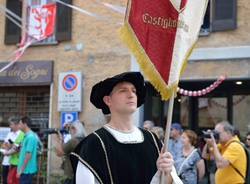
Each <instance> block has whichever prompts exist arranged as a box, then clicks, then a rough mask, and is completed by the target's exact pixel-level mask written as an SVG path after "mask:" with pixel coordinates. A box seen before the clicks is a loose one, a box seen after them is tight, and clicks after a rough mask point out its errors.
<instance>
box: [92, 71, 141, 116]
mask: <svg viewBox="0 0 250 184" xmlns="http://www.w3.org/2000/svg"><path fill="white" fill-rule="evenodd" d="M120 82H130V83H132V84H133V85H134V86H135V88H136V94H137V107H140V106H141V105H142V104H143V103H144V100H145V95H146V87H145V82H144V78H143V76H142V75H141V73H140V72H125V73H121V74H119V75H116V76H114V77H111V78H107V79H105V80H103V81H101V82H99V83H97V84H95V85H94V86H93V88H92V90H91V95H90V102H91V103H92V104H93V105H94V106H95V107H96V108H98V109H102V112H103V114H110V110H109V108H108V106H107V105H106V104H105V103H104V101H103V97H104V96H108V95H109V94H110V93H111V91H112V90H113V88H114V87H115V85H116V84H118V83H120Z"/></svg>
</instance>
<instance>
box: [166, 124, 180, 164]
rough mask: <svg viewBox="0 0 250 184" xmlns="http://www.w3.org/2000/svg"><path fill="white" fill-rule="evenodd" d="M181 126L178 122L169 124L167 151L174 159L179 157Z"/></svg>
mask: <svg viewBox="0 0 250 184" xmlns="http://www.w3.org/2000/svg"><path fill="white" fill-rule="evenodd" d="M181 134H182V127H181V124H179V123H173V124H172V125H171V132H170V138H171V139H170V140H169V144H168V151H169V152H170V153H171V154H172V155H173V158H174V160H176V159H177V158H179V156H181V153H182V142H181Z"/></svg>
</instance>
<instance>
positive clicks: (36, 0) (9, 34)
mask: <svg viewBox="0 0 250 184" xmlns="http://www.w3.org/2000/svg"><path fill="white" fill-rule="evenodd" d="M62 1H63V2H65V3H67V4H72V0H62ZM51 2H53V0H29V1H28V5H29V6H37V5H44V4H46V3H51ZM56 5H57V14H56V31H55V34H54V35H52V36H51V37H49V38H48V39H46V40H43V41H42V42H41V43H40V44H55V43H57V42H60V41H67V40H71V27H72V20H71V18H72V9H71V8H69V7H66V6H64V5H62V4H60V3H56ZM6 7H7V9H9V10H10V11H12V12H14V13H15V14H17V15H18V16H20V17H21V15H22V2H21V1H20V0H8V1H6ZM9 16H11V15H9ZM27 16H28V15H27ZM5 22H6V23H5V25H6V26H5V40H4V42H5V44H7V45H8V44H17V43H20V40H21V29H20V28H19V27H18V26H17V25H15V24H14V23H13V22H11V21H10V20H9V19H7V18H6V20H5Z"/></svg>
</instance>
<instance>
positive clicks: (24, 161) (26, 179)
mask: <svg viewBox="0 0 250 184" xmlns="http://www.w3.org/2000/svg"><path fill="white" fill-rule="evenodd" d="M31 123H32V122H31V119H30V118H29V117H27V116H25V117H22V118H21V119H20V121H19V127H20V130H22V131H23V132H24V133H25V136H24V140H23V142H22V145H21V151H20V155H19V163H18V167H17V172H18V174H17V176H18V177H20V179H19V181H20V184H32V178H33V175H34V174H36V173H37V148H38V138H37V135H36V134H35V133H34V132H33V131H32V130H31V129H30V125H31Z"/></svg>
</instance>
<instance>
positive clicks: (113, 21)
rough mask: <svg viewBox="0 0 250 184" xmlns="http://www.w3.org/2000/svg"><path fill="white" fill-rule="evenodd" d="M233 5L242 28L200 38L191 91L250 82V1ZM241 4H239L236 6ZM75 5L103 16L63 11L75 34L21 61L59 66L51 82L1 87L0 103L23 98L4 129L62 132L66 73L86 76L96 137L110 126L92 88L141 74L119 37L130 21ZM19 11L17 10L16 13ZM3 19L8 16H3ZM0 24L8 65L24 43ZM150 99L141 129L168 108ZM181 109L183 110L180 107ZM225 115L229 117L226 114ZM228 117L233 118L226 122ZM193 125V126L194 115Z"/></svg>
mask: <svg viewBox="0 0 250 184" xmlns="http://www.w3.org/2000/svg"><path fill="white" fill-rule="evenodd" d="M16 1H18V0H8V1H6V0H0V3H1V5H2V6H5V7H12V8H13V7H14V6H13V5H16V4H15V3H17V2H16ZM229 1H230V3H232V4H231V6H234V5H235V6H234V7H235V8H236V10H237V11H236V12H237V17H236V19H235V20H236V23H237V27H235V28H234V29H232V30H224V31H211V30H212V28H211V27H209V26H208V28H206V29H208V32H209V34H206V36H201V37H200V39H199V41H198V43H197V47H196V49H195V50H194V52H193V54H192V56H191V58H190V61H189V63H188V65H187V68H186V70H185V72H184V74H183V76H182V78H181V84H183V82H184V86H189V85H188V84H189V83H188V82H191V83H192V85H194V86H195V83H194V82H195V81H198V82H199V83H201V81H202V80H206V82H208V81H210V80H215V79H216V78H217V77H218V76H219V75H221V74H226V75H227V77H228V79H232V80H234V79H244V80H246V81H248V80H249V79H250V71H249V70H250V67H249V66H250V54H249V53H250V35H249V34H250V33H249V30H250V24H249V21H248V18H247V17H249V16H250V11H249V10H250V6H249V2H248V0H241V1H236V0H226V1H225V2H226V3H227V2H229ZM30 2H32V1H30ZM41 2H43V1H41ZM47 2H50V1H47ZM64 2H66V3H71V0H64ZM105 2H107V3H111V4H114V5H119V6H121V7H125V6H126V2H125V1H123V0H115V1H114V0H108V1H105ZM220 2H222V5H223V2H224V1H223V0H221V1H220ZM225 2H224V3H225ZM236 2H237V4H234V3H236ZM8 3H9V4H8ZM213 3H215V1H211V5H210V10H209V12H210V14H209V15H208V17H209V20H208V22H209V23H211V21H210V18H211V17H213V16H212V15H211V14H213V13H214V11H215V9H216V7H214V4H213ZM73 5H75V6H77V7H81V8H82V9H84V10H86V11H89V12H92V13H95V14H96V15H98V16H88V15H86V14H84V13H81V12H79V11H76V10H73V11H70V10H69V8H68V9H67V10H65V9H64V11H66V12H67V13H66V15H69V16H66V17H65V16H63V15H65V12H64V11H62V10H61V9H60V11H59V13H61V14H58V15H57V29H66V30H67V28H68V31H69V33H65V34H66V37H67V39H61V38H60V37H56V38H59V40H61V41H58V40H54V41H55V42H53V43H49V44H41V45H35V46H30V47H29V48H28V49H27V50H26V51H25V53H24V55H23V56H22V57H21V59H20V61H17V62H18V63H21V64H24V65H25V64H27V63H28V62H30V61H32V62H39V63H41V62H42V61H51V62H52V63H53V64H52V66H51V79H50V81H46V82H45V83H44V82H43V80H42V79H41V80H40V81H33V82H28V81H25V80H24V81H21V82H20V83H10V82H9V81H8V80H5V82H2V83H1V87H0V103H1V99H5V100H6V98H5V96H9V98H10V97H11V95H12V96H13V98H10V99H9V101H8V102H11V101H12V102H13V101H15V100H14V99H17V100H16V101H17V102H15V103H16V104H14V105H13V106H15V105H16V106H18V108H17V109H16V110H15V111H13V113H10V112H5V111H3V112H1V109H0V115H1V116H2V118H1V117H0V120H2V122H1V121H0V127H2V126H6V123H5V122H6V120H7V117H8V116H11V115H16V114H21V115H30V116H31V117H32V118H33V119H35V120H36V122H37V123H39V122H43V127H44V128H47V127H60V126H61V112H58V109H57V105H58V86H59V84H58V80H59V79H58V76H59V74H60V73H62V72H81V73H82V75H83V89H82V90H83V104H82V111H81V112H79V119H80V120H81V121H84V123H85V125H86V128H87V131H88V132H92V131H93V130H95V129H97V128H99V127H100V126H102V124H103V123H104V122H105V117H104V116H103V115H102V113H101V111H100V110H97V109H96V108H95V107H94V106H93V105H91V104H90V102H89V96H90V91H91V87H92V86H93V85H94V84H95V83H96V82H97V81H99V80H102V79H104V78H106V77H108V76H112V75H114V74H117V73H120V72H124V71H130V70H138V67H137V66H136V64H135V61H134V59H133V58H132V57H131V54H130V52H129V51H128V49H127V48H126V47H125V46H124V45H123V44H122V43H121V41H120V39H119V37H118V29H119V27H120V26H121V23H122V22H123V20H124V15H122V14H120V13H117V12H115V11H112V10H111V9H109V8H107V7H105V6H104V5H103V4H101V3H100V1H93V0H84V1H83V0H74V1H73ZM212 5H213V6H212ZM61 6H62V5H61ZM15 7H16V6H15ZM212 7H213V8H212ZM219 7H223V8H225V10H224V11H227V8H232V7H227V6H219ZM64 8H65V7H64ZM14 10H16V9H15V8H14ZM14 10H13V11H14ZM218 11H219V10H218V7H217V12H218ZM62 12H63V13H62ZM2 15H4V13H3V11H2ZM229 16H230V15H229ZM232 16H233V15H232ZM0 24H1V25H4V26H2V27H1V29H0V62H1V63H4V62H9V61H10V59H9V56H10V55H11V54H12V53H13V52H14V51H15V50H16V49H17V48H18V47H17V44H16V43H18V42H16V43H14V44H13V43H12V44H9V43H6V30H7V28H6V26H7V24H6V18H5V16H1V17H0ZM58 35H59V34H58ZM19 41H20V37H19ZM0 80H1V79H0ZM10 86H11V87H10ZM201 86H202V85H201ZM190 90H192V88H190ZM18 91H20V93H18ZM154 94H155V92H154ZM244 94H245V95H246V97H245V100H246V102H245V103H244V105H243V107H242V108H243V109H244V108H245V107H248V106H249V101H250V100H249V93H246V92H244ZM1 95H2V98H1ZM240 95H241V94H240ZM149 99H150V100H151V103H154V102H152V101H153V100H152V99H154V100H155V99H156V100H155V102H156V103H154V104H155V106H156V107H154V106H152V107H151V106H146V105H145V106H144V108H142V109H141V110H140V112H141V114H139V115H137V116H136V121H137V123H138V124H140V123H142V121H143V120H144V119H147V118H151V119H152V117H153V116H154V115H153V114H152V112H153V111H157V109H161V110H162V109H164V108H165V103H162V102H161V101H160V98H159V97H158V96H157V95H155V96H154V95H153V96H150V97H149ZM230 99H231V98H230ZM3 101H4V100H3ZM8 102H7V103H6V102H4V103H5V104H7V106H8V105H9V104H11V103H8ZM219 102H220V101H219ZM221 103H223V104H224V103H226V102H225V100H222V102H221ZM20 104H21V105H20ZM196 104H197V101H196ZM9 106H10V105H9ZM180 106H181V105H177V107H180ZM152 108H155V109H156V110H155V109H152ZM185 108H187V109H189V106H188V105H186V106H185V107H183V108H182V109H185ZM242 108H241V109H242ZM34 109H36V111H35V110H34ZM177 109H178V108H177ZM179 109H180V108H179ZM182 111H183V110H182ZM148 112H150V113H148ZM157 112H158V111H157ZM223 113H224V114H225V113H226V112H223ZM242 113H244V111H243V112H242ZM177 114H178V116H179V117H176V119H177V120H181V119H182V117H181V114H182V112H181V110H179V112H177ZM226 114H228V113H226ZM156 116H162V117H161V120H163V119H164V112H163V113H161V114H157V113H156ZM228 116H230V115H227V116H226V117H228ZM244 116H245V117H244V118H243V120H241V122H244V121H245V120H246V119H249V117H248V116H247V115H244ZM189 121H192V119H190V116H189ZM246 123H247V122H246ZM158 124H159V125H163V126H164V122H162V121H161V122H159V123H158ZM184 125H185V126H188V125H190V122H187V123H186V124H185V123H184ZM245 126H246V125H245V124H244V125H240V128H241V129H244V127H245ZM191 127H192V126H191ZM37 128H41V127H37ZM194 128H196V127H194ZM53 144H54V142H53V140H51V139H49V140H48V148H49V151H48V161H47V163H48V172H49V173H50V174H51V173H53V172H57V171H58V168H59V167H60V164H58V163H60V162H58V161H59V160H60V159H59V158H57V157H56V156H55V154H54V153H53V151H51V150H52V147H53Z"/></svg>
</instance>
